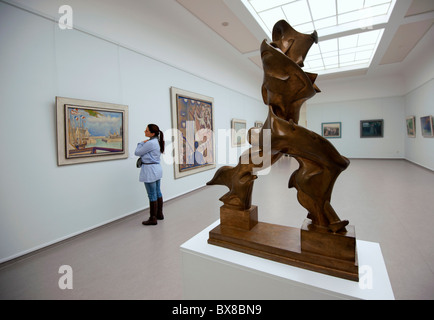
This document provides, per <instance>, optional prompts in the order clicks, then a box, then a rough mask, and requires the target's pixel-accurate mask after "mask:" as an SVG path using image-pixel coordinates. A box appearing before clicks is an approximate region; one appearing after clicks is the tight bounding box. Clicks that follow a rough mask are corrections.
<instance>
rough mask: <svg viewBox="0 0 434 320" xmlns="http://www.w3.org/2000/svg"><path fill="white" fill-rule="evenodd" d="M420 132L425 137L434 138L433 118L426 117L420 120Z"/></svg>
mask: <svg viewBox="0 0 434 320" xmlns="http://www.w3.org/2000/svg"><path fill="white" fill-rule="evenodd" d="M420 130H421V131H422V136H423V137H432V136H433V135H434V132H433V131H434V128H433V121H432V116H425V117H421V118H420Z"/></svg>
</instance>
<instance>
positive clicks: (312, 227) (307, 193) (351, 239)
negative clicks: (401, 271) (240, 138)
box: [207, 20, 358, 280]
mask: <svg viewBox="0 0 434 320" xmlns="http://www.w3.org/2000/svg"><path fill="white" fill-rule="evenodd" d="M314 43H318V36H317V33H316V31H315V32H314V33H312V34H309V35H308V34H302V33H299V32H297V31H296V30H295V29H293V28H292V27H291V26H290V25H289V24H288V23H287V22H286V21H285V20H281V21H279V22H277V23H276V24H275V26H274V28H273V32H272V42H271V43H267V41H266V40H264V41H263V42H262V44H261V47H260V48H261V58H262V63H263V68H264V80H263V85H262V97H263V101H264V103H265V104H266V105H268V108H269V113H268V117H267V119H266V121H265V122H264V125H263V127H262V128H261V129H260V132H259V139H258V140H257V141H256V140H255V141H253V139H252V138H251V136H252V131H253V130H254V129H253V128H252V129H251V130H250V132H249V136H250V139H249V142H250V144H251V145H252V147H251V148H250V149H249V150H246V151H245V153H244V154H243V155H242V156H241V158H240V162H239V163H238V165H237V166H236V167H230V166H224V167H221V168H220V169H218V170H217V172H216V173H215V175H214V178H213V179H212V180H211V181H209V182H208V183H207V184H208V185H216V184H219V185H226V186H227V187H228V188H229V192H228V193H226V194H225V195H224V196H223V197H221V198H220V200H221V201H222V202H223V203H224V205H223V206H222V207H221V210H220V220H221V221H220V222H221V225H220V226H219V227H218V228H216V230H213V231H211V232H210V239H209V241H208V242H209V243H212V244H217V245H222V246H225V247H228V248H233V249H235V250H240V251H243V252H248V253H252V254H256V255H259V256H263V257H268V256H269V255H270V254H271V255H272V257H271V259H273V260H277V261H282V262H285V263H289V264H296V265H300V266H302V267H306V266H305V265H303V264H311V263H312V261H311V260H314V257H313V256H312V254H313V255H318V254H319V255H322V256H324V257H326V258H325V259H323V260H324V261H325V260H327V261H325V262H319V266H318V267H307V268H310V269H312V270H316V271H320V272H325V273H328V274H333V275H338V276H342V277H344V278H348V279H351V280H356V279H357V277H358V274H357V263H356V261H355V260H356V253H355V235H354V231H353V229H354V228H353V227H352V226H349V227H350V230H347V228H346V226H347V225H348V221H347V220H340V218H339V217H338V215H337V214H336V212H335V210H334V209H333V207H332V206H331V194H332V190H333V186H334V183H335V181H336V179H337V177H338V176H339V174H340V173H341V172H342V171H344V170H345V169H346V168H347V167H348V165H349V163H350V162H349V160H348V159H347V158H345V157H344V156H342V155H340V154H339V152H338V151H337V150H336V149H335V148H334V147H333V145H332V144H331V143H330V142H329V141H328V140H327V139H325V138H323V137H322V136H320V135H318V134H316V133H314V132H312V131H310V130H308V129H305V128H303V127H301V126H298V121H299V116H300V108H301V106H302V105H303V104H304V103H305V102H306V101H307V100H308V99H310V98H312V97H313V96H314V95H315V94H316V93H317V92H320V90H319V88H318V87H317V86H316V85H315V80H316V77H317V75H316V74H311V73H307V72H304V71H303V70H302V67H303V66H304V64H303V63H304V59H305V57H306V55H307V53H308V51H309V49H310V48H311V46H312V45H313V44H314ZM265 134H270V135H271V137H270V138H271V139H270V141H271V142H270V145H269V146H265V145H264V141H265V140H264V135H265ZM284 154H287V155H290V156H292V157H293V158H295V159H296V160H297V162H298V163H299V168H298V170H296V171H295V172H294V173H293V174H292V175H291V177H290V179H289V184H288V187H289V188H292V187H294V188H295V189H296V190H297V199H298V201H299V203H300V204H301V205H302V206H303V207H304V208H306V209H307V211H308V215H307V218H308V219H307V220H306V221H305V223H304V225H303V227H302V229H301V230H299V229H297V230H292V229H291V230H284V229H281V228H277V226H273V227H270V226H266V227H265V224H262V223H260V225H258V221H257V207H256V206H253V205H252V199H251V197H252V191H253V184H254V180H255V179H257V175H256V174H255V171H256V170H262V169H264V168H265V167H267V166H271V165H273V164H274V163H275V162H276V161H277V160H279V159H280V158H281V157H282V156H283V155H284ZM246 159H247V161H246ZM263 159H269V160H268V161H265V162H264V161H261V160H263ZM242 160H244V161H242ZM253 228H255V229H253ZM276 228H277V229H276ZM217 229H218V230H217ZM271 229H273V230H274V231H273V232H274V233H275V234H276V235H277V236H279V233H281V236H282V237H285V236H287V235H288V233H294V232H296V233H298V234H301V235H300V236H299V237H300V239H299V241H300V243H299V244H296V245H295V247H292V248H287V249H286V252H283V253H282V252H280V251H279V250H280V249H279V250H277V251H278V252H279V253H277V252H276V250H273V249H259V251H258V249H257V248H258V247H261V244H262V243H261V241H263V240H261V238H264V239H265V238H268V237H267V236H266V235H265V234H263V233H264V232H270V230H271ZM237 230H238V231H237ZM241 230H244V231H241ZM259 230H263V231H259ZM266 230H268V231H266ZM277 230H280V231H277ZM245 231H247V232H248V233H246V232H245ZM243 232H244V233H243ZM284 234H285V235H284ZM253 235H255V236H253ZM252 237H253V238H254V240H249V241H253V242H254V244H253V245H251V247H252V248H254V249H252V248H246V247H245V246H244V244H242V245H241V243H245V242H246V241H247V240H246V239H247V238H249V239H251V238H252ZM241 239H243V240H242V241H241ZM342 239H344V240H342ZM264 241H265V240H264ZM267 241H268V240H267ZM240 246H241V247H240ZM243 246H244V247H243ZM247 247H249V245H247ZM263 247H264V248H268V247H269V245H268V244H267V245H265V244H264V246H263ZM324 248H325V249H324ZM344 251H345V252H344ZM294 252H295V254H296V256H294V255H293V253H294ZM276 255H283V256H285V258H281V257H276ZM299 255H301V256H302V257H303V259H305V261H304V262H303V263H302V264H297V263H294V261H295V260H300V257H299ZM303 259H302V260H303ZM330 259H343V260H345V261H344V264H345V266H344V267H342V266H340V267H337V269H339V270H338V271H333V269H334V268H335V267H334V266H333V264H334V262H330V261H331V260H330ZM319 260H321V259H319ZM329 260H330V261H329ZM354 267H355V268H354Z"/></svg>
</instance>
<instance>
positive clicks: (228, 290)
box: [180, 221, 394, 300]
mask: <svg viewBox="0 0 434 320" xmlns="http://www.w3.org/2000/svg"><path fill="white" fill-rule="evenodd" d="M219 224H220V221H216V222H215V223H213V224H212V225H210V226H209V227H207V228H205V229H204V230H202V231H201V232H199V233H198V234H197V235H195V236H194V237H192V238H191V239H189V240H188V241H186V242H185V243H183V244H182V245H181V247H180V253H181V259H182V269H181V272H182V278H183V299H187V300H188V299H193V300H289V299H302V300H313V299H327V300H330V299H345V300H347V299H365V300H385V299H394V294H393V290H392V286H391V284H390V280H389V276H388V274H387V269H386V265H385V263H384V259H383V255H382V253H381V248H380V245H379V244H378V243H374V242H367V241H362V240H357V241H356V242H357V255H358V260H359V265H360V268H359V272H360V280H359V282H355V281H350V280H346V279H341V278H337V277H333V276H328V275H325V274H322V273H319V272H312V271H309V270H306V269H302V268H297V267H293V266H290V265H287V264H283V263H278V262H275V261H272V260H268V259H263V258H259V257H256V256H254V255H250V254H244V253H241V252H239V251H235V250H229V249H226V248H223V247H220V246H214V245H209V244H208V243H207V239H208V237H209V232H210V231H211V230H213V229H215V228H216V227H217V226H218V225H219Z"/></svg>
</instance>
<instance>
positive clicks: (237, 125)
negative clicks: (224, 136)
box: [231, 119, 247, 147]
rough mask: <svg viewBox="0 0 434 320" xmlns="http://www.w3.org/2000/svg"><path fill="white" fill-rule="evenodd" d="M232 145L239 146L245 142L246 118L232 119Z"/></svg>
mask: <svg viewBox="0 0 434 320" xmlns="http://www.w3.org/2000/svg"><path fill="white" fill-rule="evenodd" d="M231 129H232V147H241V146H243V145H245V144H246V136H247V122H246V120H240V119H232V123H231Z"/></svg>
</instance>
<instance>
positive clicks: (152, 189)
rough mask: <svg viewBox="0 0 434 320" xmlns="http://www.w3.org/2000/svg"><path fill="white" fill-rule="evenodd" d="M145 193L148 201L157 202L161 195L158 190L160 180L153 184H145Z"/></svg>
mask: <svg viewBox="0 0 434 320" xmlns="http://www.w3.org/2000/svg"><path fill="white" fill-rule="evenodd" d="M145 188H146V192H147V193H148V197H149V201H157V199H158V198H161V197H162V196H163V195H162V194H161V190H160V180H157V181H155V182H145Z"/></svg>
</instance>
